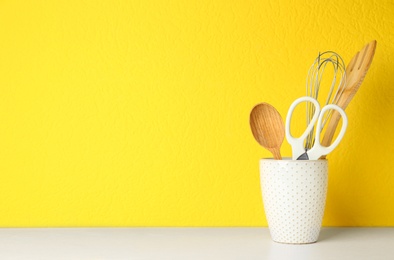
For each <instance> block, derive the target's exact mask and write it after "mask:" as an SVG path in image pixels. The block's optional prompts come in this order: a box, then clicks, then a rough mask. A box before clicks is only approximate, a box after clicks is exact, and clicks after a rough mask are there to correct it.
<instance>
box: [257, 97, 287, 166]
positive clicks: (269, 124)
mask: <svg viewBox="0 0 394 260" xmlns="http://www.w3.org/2000/svg"><path fill="white" fill-rule="evenodd" d="M249 123H250V128H251V129H252V133H253V136H254V138H255V139H256V141H257V142H258V143H259V144H260V145H261V146H263V147H265V148H266V149H267V150H269V151H270V152H271V153H272V154H273V156H274V159H276V160H281V159H282V157H281V155H280V146H281V145H282V142H283V139H284V137H285V127H284V124H283V121H282V117H281V116H280V114H279V112H278V111H277V110H276V109H275V108H274V107H273V106H271V105H270V104H267V103H261V104H258V105H256V106H255V107H254V108H253V109H252V111H251V112H250V121H249Z"/></svg>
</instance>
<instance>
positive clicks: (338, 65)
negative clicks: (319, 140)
mask: <svg viewBox="0 0 394 260" xmlns="http://www.w3.org/2000/svg"><path fill="white" fill-rule="evenodd" d="M327 65H332V69H333V75H332V80H331V81H324V82H322V79H323V75H324V76H325V77H327V76H326V75H327V73H325V69H326V67H327ZM329 67H330V66H329ZM329 79H330V78H329ZM345 80H346V73H345V63H344V62H343V59H342V58H341V56H339V54H337V53H335V52H333V51H326V52H323V53H320V54H319V55H318V56H317V58H316V59H315V61H314V62H313V64H312V66H311V67H310V69H309V71H308V76H307V79H306V96H310V97H312V98H314V99H316V100H319V94H320V95H323V94H321V93H320V92H322V91H321V89H323V90H325V89H324V87H323V86H322V85H326V84H327V83H329V84H330V86H329V89H328V94H327V97H324V98H325V103H324V105H328V104H337V103H338V100H339V98H340V97H341V95H342V93H343V90H344V88H343V86H344V84H343V83H344V82H345ZM323 83H324V84H323ZM325 92H326V91H325ZM314 108H315V107H314V106H313V103H307V107H306V125H310V122H311V121H312V118H313V115H314V114H315V111H314ZM331 114H332V110H330V111H329V112H328V113H327V114H325V115H324V116H323V121H322V128H323V127H324V126H325V125H326V123H327V122H328V120H329V119H330V117H331ZM311 130H312V131H310V132H309V133H308V136H307V138H306V141H305V144H304V145H305V149H306V150H309V149H311V148H312V146H313V145H314V142H315V131H313V130H314V129H313V127H312V129H311Z"/></svg>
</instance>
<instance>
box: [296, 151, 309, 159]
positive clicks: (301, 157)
mask: <svg viewBox="0 0 394 260" xmlns="http://www.w3.org/2000/svg"><path fill="white" fill-rule="evenodd" d="M297 160H309V156H308V153H307V152H305V153H303V154H301V155H300V156H299V157H298V158H297Z"/></svg>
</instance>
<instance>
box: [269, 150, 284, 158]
mask: <svg viewBox="0 0 394 260" xmlns="http://www.w3.org/2000/svg"><path fill="white" fill-rule="evenodd" d="M268 150H269V151H270V152H271V153H272V155H273V156H274V159H275V160H282V156H281V155H280V148H271V149H268Z"/></svg>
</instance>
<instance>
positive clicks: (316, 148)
mask: <svg viewBox="0 0 394 260" xmlns="http://www.w3.org/2000/svg"><path fill="white" fill-rule="evenodd" d="M302 102H309V103H311V104H312V106H313V107H314V108H313V111H314V114H313V116H312V119H311V121H310V123H309V124H308V126H307V128H306V130H305V131H304V133H303V134H302V135H301V136H300V137H299V138H294V137H293V136H292V135H291V132H290V124H291V118H292V115H293V112H294V109H295V108H296V106H297V105H298V104H300V103H302ZM329 110H336V111H338V113H339V114H340V115H341V116H342V121H343V123H342V128H341V131H340V133H339V135H338V137H337V139H336V140H335V141H334V142H333V143H332V144H331V145H330V146H328V147H324V146H322V145H321V143H320V133H321V129H322V127H323V126H322V121H323V119H324V114H325V113H326V112H328V111H329ZM316 121H317V126H316V136H315V140H314V145H313V146H312V147H311V148H310V149H305V147H304V141H305V139H306V138H307V136H308V135H309V133H310V132H311V131H313V128H314V125H315V123H316ZM346 128H347V117H346V113H345V111H343V109H342V108H340V107H339V106H337V105H334V104H329V105H326V106H324V107H323V109H322V110H321V111H320V105H319V102H317V100H316V99H314V98H312V97H301V98H298V99H296V100H295V101H294V102H293V104H291V106H290V108H289V112H288V113H287V117H286V138H287V141H288V142H289V143H290V145H291V148H292V157H293V160H317V159H319V158H320V156H322V155H327V154H329V153H330V152H332V151H333V150H334V149H335V147H337V146H338V144H339V142H340V141H341V140H342V138H343V136H344V134H345V131H346Z"/></svg>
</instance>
